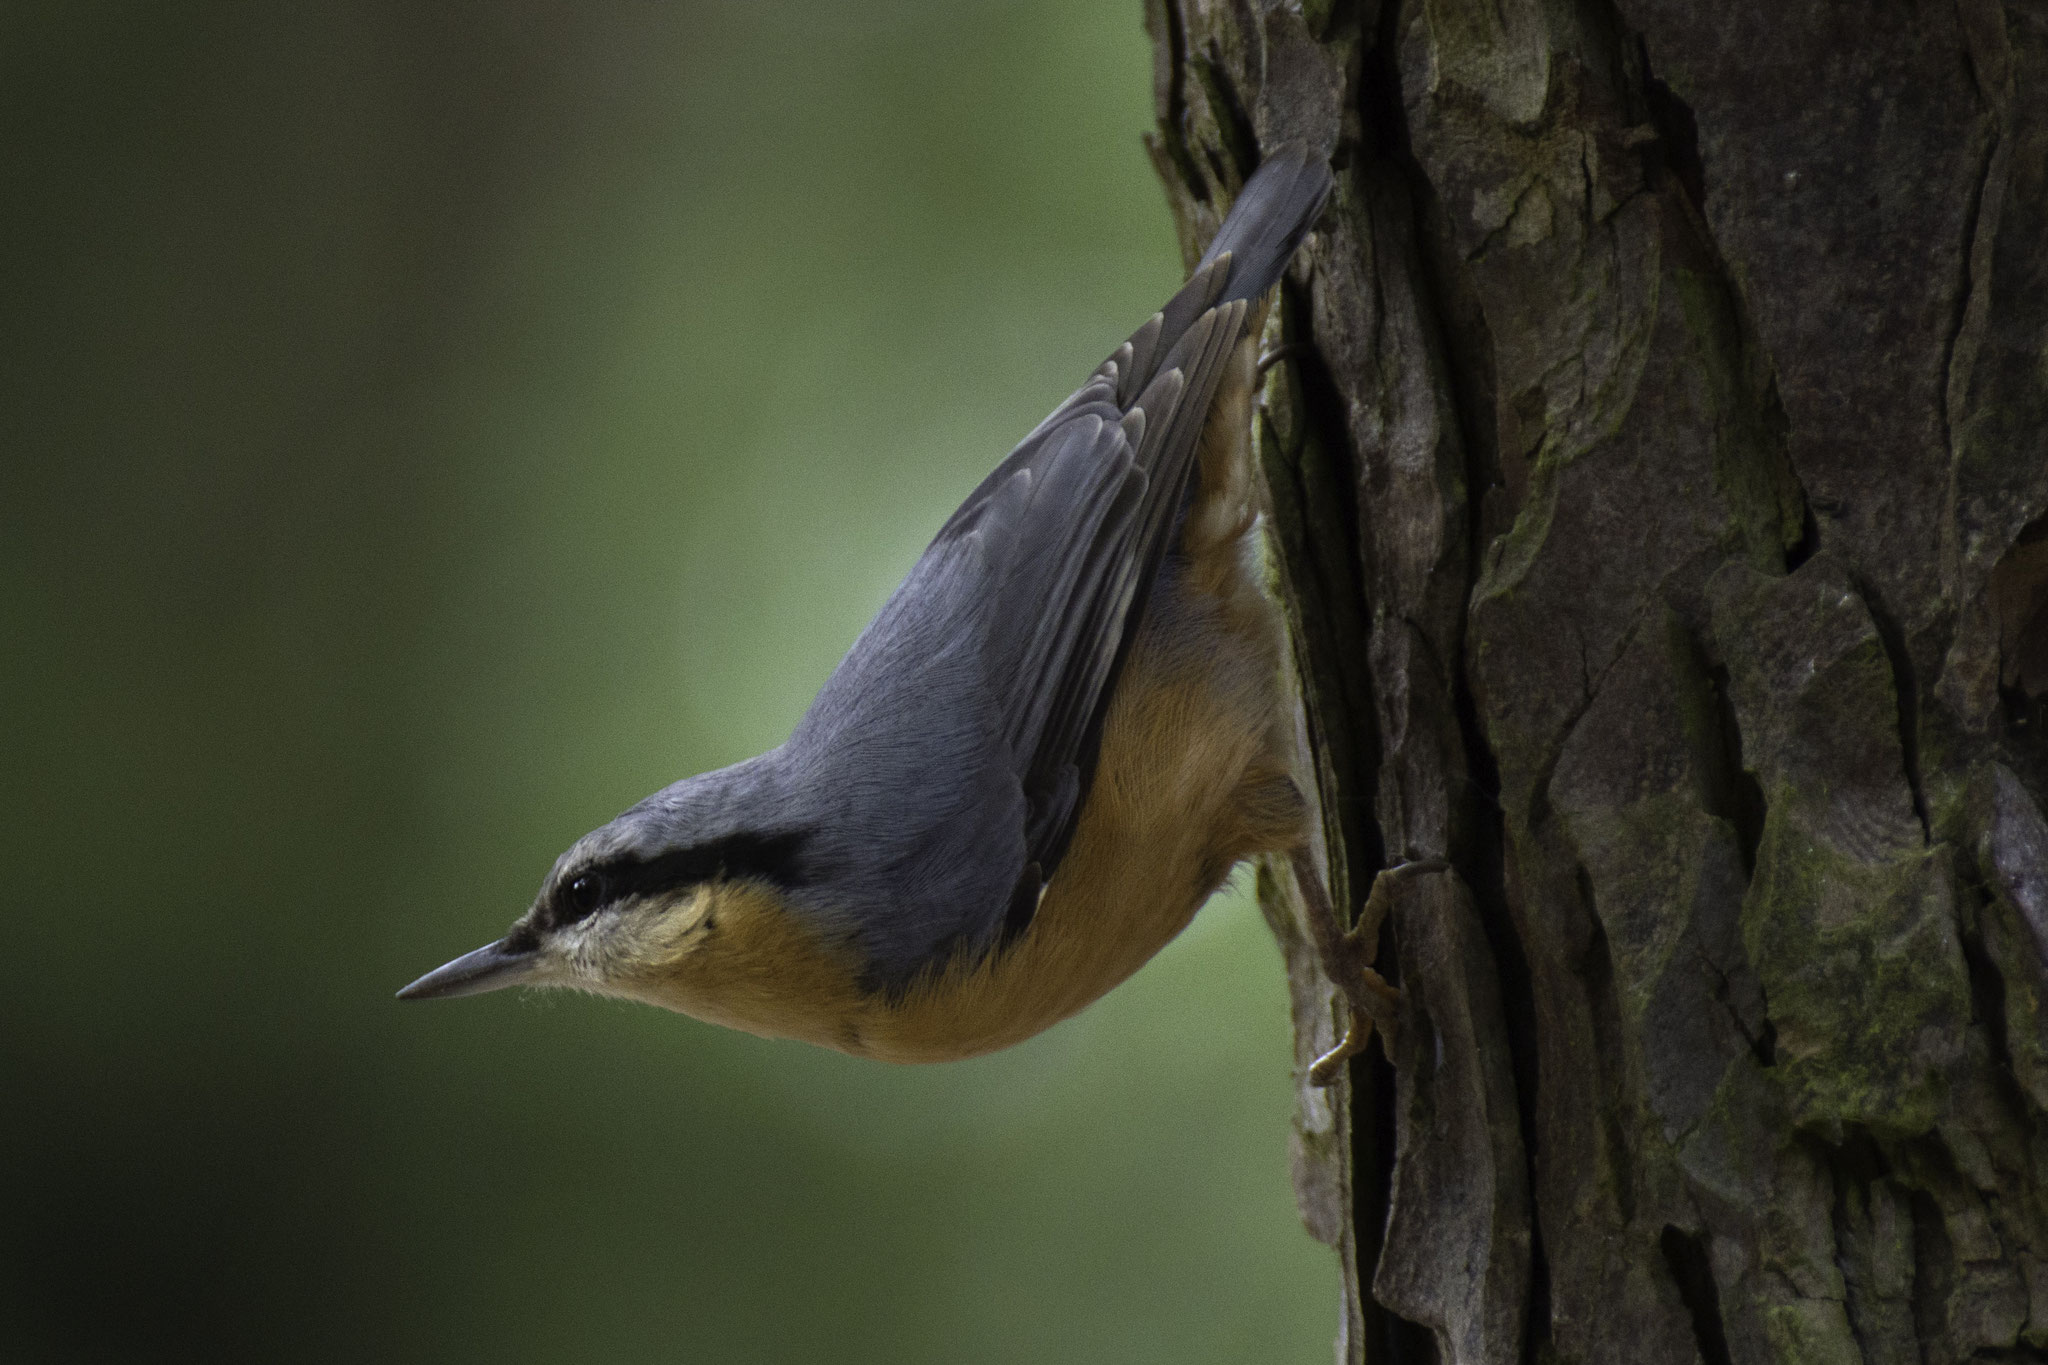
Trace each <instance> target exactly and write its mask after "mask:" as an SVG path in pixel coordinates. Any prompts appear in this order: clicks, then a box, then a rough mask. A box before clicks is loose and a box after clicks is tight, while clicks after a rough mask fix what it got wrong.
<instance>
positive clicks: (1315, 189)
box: [1196, 142, 1330, 303]
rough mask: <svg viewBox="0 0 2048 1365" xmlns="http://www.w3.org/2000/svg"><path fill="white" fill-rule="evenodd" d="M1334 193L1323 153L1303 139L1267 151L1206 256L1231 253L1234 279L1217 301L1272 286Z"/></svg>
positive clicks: (1257, 293) (1251, 294)
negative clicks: (1316, 152) (1331, 190)
mask: <svg viewBox="0 0 2048 1365" xmlns="http://www.w3.org/2000/svg"><path fill="white" fill-rule="evenodd" d="M1329 197H1330V167H1329V163H1328V162H1326V161H1325V160H1324V159H1323V158H1322V157H1320V156H1318V155H1316V154H1315V153H1314V152H1312V151H1310V150H1309V149H1308V148H1307V147H1305V146H1303V145H1302V144H1301V143H1299V142H1290V143H1288V144H1287V145H1285V146H1283V147H1279V148H1276V149H1275V150H1274V151H1273V152H1271V153H1270V154H1268V155H1267V157H1266V159H1265V161H1264V162H1263V163H1261V164H1260V166H1259V169H1258V170H1257V171H1255V172H1253V174H1252V178H1251V179H1249V180H1247V181H1245V182H1244V189H1242V190H1241V191H1239V192H1238V196H1237V202H1236V203H1234V204H1232V205H1231V206H1230V214H1229V216H1228V217H1226V218H1225V219H1224V220H1223V226H1222V227H1220V228H1218V229H1217V230H1216V239H1215V240H1214V241H1212V242H1210V243H1209V249H1208V250H1207V251H1206V252H1204V253H1203V254H1202V265H1207V264H1208V263H1209V262H1211V261H1213V260H1215V259H1216V258H1217V257H1218V256H1220V255H1222V254H1223V253H1224V252H1226V251H1228V252H1229V253H1230V282H1229V283H1228V284H1226V285H1225V286H1224V289H1223V293H1222V294H1221V295H1220V296H1219V297H1218V298H1217V300H1216V302H1218V303H1228V302H1229V301H1230V300H1232V299H1253V300H1256V299H1257V298H1259V297H1260V296H1261V295H1262V294H1264V293H1265V292H1266V291H1267V290H1268V289H1271V288H1272V287H1273V285H1274V283H1275V281H1277V280H1278V279H1279V278H1280V275H1281V272H1282V271H1284V270H1286V269H1287V262H1288V261H1289V259H1291V258H1292V257H1293V255H1294V250H1295V248H1296V247H1298V246H1300V245H1301V239H1302V238H1304V237H1306V236H1307V235H1308V230H1309V228H1310V227H1311V226H1313V225H1314V223H1315V220H1316V215H1317V214H1319V213H1321V212H1322V208H1323V202H1324V201H1325V200H1326V199H1328V198H1329ZM1200 270H1201V267H1200V266H1197V267H1196V273H1197V274H1199V273H1200Z"/></svg>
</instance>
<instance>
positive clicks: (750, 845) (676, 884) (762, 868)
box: [549, 831, 811, 927]
mask: <svg viewBox="0 0 2048 1365" xmlns="http://www.w3.org/2000/svg"><path fill="white" fill-rule="evenodd" d="M809 842H810V835H809V834H808V833H807V832H804V831H791V832H787V833H782V834H731V835H727V836H726V837H725V838H723V839H713V840H711V841H709V842H707V843H703V844H699V845H697V846H696V847H694V848H685V849H678V850H676V851H675V852H673V853H664V854H662V855H660V856H659V857H655V858H614V859H612V860H610V861H608V862H604V863H598V864H593V865H592V866H589V867H586V868H584V869H583V870H581V871H580V872H578V873H577V874H576V875H575V876H573V877H570V878H569V879H568V880H567V881H565V882H563V883H561V884H560V885H559V886H558V887H557V888H556V891H555V895H554V897H553V901H552V904H551V905H550V907H549V909H550V911H551V914H550V916H549V918H550V919H551V920H552V921H553V922H554V924H555V925H556V926H558V927H559V926H561V925H565V924H574V923H576V922H578V921H579V920H584V919H588V918H589V917H590V916H591V915H593V914H595V913H597V911H599V910H601V909H603V908H604V907H605V906H607V905H610V904H612V903H613V902H615V901H621V900H625V899H627V898H629V897H632V896H658V895H663V894H665V893H668V892H673V891H680V890H683V889H684V888H686V887H690V886H695V885H697V884H698V883H699V882H706V881H709V880H711V879H712V878H713V877H740V878H748V879H752V880H758V881H765V882H772V883H773V884H775V885H777V886H782V887H797V886H803V885H806V884H808V883H809V881H810V880H811V877H810V874H809V872H808V871H807V869H806V868H805V867H804V866H803V850H804V846H805V845H806V844H808V843H809Z"/></svg>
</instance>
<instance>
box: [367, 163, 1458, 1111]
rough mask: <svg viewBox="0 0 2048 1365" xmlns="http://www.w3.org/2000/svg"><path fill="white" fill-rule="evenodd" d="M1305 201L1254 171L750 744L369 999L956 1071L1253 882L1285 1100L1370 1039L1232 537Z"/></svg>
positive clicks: (1383, 1009)
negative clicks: (1302, 1011)
mask: <svg viewBox="0 0 2048 1365" xmlns="http://www.w3.org/2000/svg"><path fill="white" fill-rule="evenodd" d="M1329 190H1330V173H1329V170H1328V168H1327V167H1326V166H1325V165H1324V164H1323V163H1322V161H1321V160H1320V159H1319V158H1316V157H1313V156H1310V155H1308V154H1306V153H1304V152H1303V151H1301V150H1300V149H1298V148H1290V149H1288V150H1285V151H1282V152H1280V153H1277V154H1275V155H1274V156H1273V157H1272V158H1271V159H1269V160H1268V161H1267V162H1266V164H1265V165H1264V166H1263V167H1261V168H1260V170H1259V171H1258V173H1257V174H1255V175H1254V176H1252V178H1251V179H1250V180H1249V181H1248V182H1246V184H1245V187H1244V190H1243V192H1242V193H1241V194H1240V195H1239V197H1238V200H1237V203H1236V205H1235V206H1234V207H1233V208H1232V210H1231V212H1230V215H1229V217H1228V218H1226V219H1225V220H1224V223H1223V226H1222V227H1221V229H1220V230H1219V231H1218V232H1217V234H1216V238H1215V241H1214V242H1213V243H1211V245H1210V247H1209V250H1208V253H1207V254H1206V255H1205V256H1203V258H1202V260H1201V263H1200V265H1198V266H1197V267H1196V269H1195V272H1194V275H1193V277H1192V278H1191V279H1190V280H1189V281H1188V283H1187V284H1186V285H1185V286H1184V287H1183V288H1182V289H1181V291H1180V292H1179V293H1177V294H1175V295H1174V297H1173V299H1172V300H1171V301H1170V302H1169V303H1168V304H1167V305H1166V307H1165V308H1164V309H1162V310H1161V311H1160V312H1158V313H1156V314H1154V315H1153V316H1152V318H1151V320H1150V321H1148V322H1147V323H1146V324H1145V325H1144V326H1143V327H1140V328H1139V329H1138V331H1137V332H1136V333H1135V334H1134V335H1133V336H1132V337H1131V339H1130V340H1129V341H1127V342H1125V343H1124V344H1123V345H1122V346H1120V347H1118V348H1117V351H1116V354H1114V355H1112V356H1111V357H1110V358H1109V359H1108V360H1107V361H1105V362H1104V363H1103V364H1102V366H1101V368H1100V369H1098V370H1096V371H1095V373H1094V375H1093V376H1091V377H1090V378H1089V380H1088V382H1087V383H1085V384H1083V385H1082V386H1081V387H1080V389H1079V390H1077V391H1076V392H1075V393H1074V395H1073V396H1072V397H1070V398H1068V399H1067V400H1066V402H1064V403H1062V404H1060V406H1059V407H1058V408H1056V409H1054V411H1053V413H1052V415H1051V416H1049V417H1047V418H1046V419H1045V420H1044V421H1043V422H1041V423H1039V425H1038V428H1037V429H1036V430H1035V431H1033V432H1032V433H1031V434H1030V435H1029V436H1026V437H1025V438H1024V441H1023V443H1022V444H1021V445H1019V446H1018V447H1017V448H1016V449H1015V450H1014V451H1012V452H1011V453H1010V455H1009V457H1008V458H1007V459H1005V460H1004V461H1003V462H1002V463H1001V464H1000V465H998V466H997V467H996V469H995V472H994V473H992V474H990V475H989V476H988V477H987V478H986V479H984V480H983V481H982V483H981V486H980V487H978V488H976V489H975V490H974V492H973V493H972V494H970V495H969V497H968V499H967V501H966V502H964V503H962V504H961V506H960V509H959V510H958V511H956V512H955V513H954V514H953V516H952V517H951V519H950V520H948V521H947V522H946V524H945V525H944V526H943V527H941V528H940V530H939V533H938V536H937V538H936V539H934V540H933V541H932V543H931V545H930V547H929V548H928V549H926V550H925V552H924V555H923V556H922V557H921V558H920V559H919V560H918V561H917V564H916V565H915V566H914V567H913V568H912V569H911V571H910V575H909V577H907V578H906V579H904V581H903V584H902V586H900V587H899V588H897V590H896V592H895V594H894V595H893V596H891V597H890V599H889V601H888V603H887V604H886V605H885V606H884V607H883V608H882V610H881V612H880V614H879V615H877V616H876V617H875V619H874V621H873V622H871V623H870V624H869V626H868V628H867V629H866V631H864V632H863V633H862V634H861V636H860V638H859V639H858V640H857V641H856V642H855V643H854V645H853V648H852V649H851V650H850V651H849V652H848V653H847V655H846V658H845V659H844V661H842V662H841V663H840V665H839V667H838V668H837V669H836V670H835V671H834V672H833V674H832V676H831V678H830V679H828V680H827V681H826V683H825V686H824V689H823V690H822V691H820V692H819V693H818V696H817V699H816V700H815V701H813V702H812V703H811V707H810V710H809V711H808V712H807V713H806V714H805V715H804V718H803V720H802V721H801V722H799V723H798V725H797V727H796V729H795V731H794V732H793V733H792V734H791V735H790V737H789V739H788V741H787V742H786V743H784V744H783V745H782V746H781V747H779V748H776V749H772V750H770V751H769V752H767V753H765V754H762V755H761V756H760V757H758V758H753V759H749V760H747V761H746V762H744V763H738V764H735V765H733V766H732V767H730V768H723V769H720V770H719V771H717V772H711V773H705V774H703V775H702V776H699V777H693V778H689V779H687V780H685V781H682V782H678V783H676V784H675V785H674V786H671V787H668V788H666V789H664V790H662V791H659V792H656V793H655V794H654V795H653V796H650V797H648V798H647V799H646V800H645V801H642V802H641V803H640V804H639V805H637V806H634V807H633V808H632V809H631V810H629V811H627V812H626V813H625V814H623V815H621V816H619V817H618V818H617V819H615V820H613V821H611V822H610V823H609V824H606V825H602V826H600V827H599V828H597V829H596V830H593V831H592V832H591V833H589V834H587V835H585V836H584V837H583V838H581V839H579V840H577V841H576V843H575V845H574V846H573V847H571V848H570V849H569V851H568V852H566V853H564V854H563V855H562V856H561V857H560V858H559V859H557V860H556V862H555V866H554V870H553V871H552V872H550V873H549V874H548V878H547V881H546V882H545V883H544V884H543V885H542V887H541V890H540V894H539V896H538V897H536V898H535V900H534V902H533V906H532V908H531V909H529V910H528V911H527V912H526V914H525V915H524V916H523V917H521V919H520V920H519V922H518V923H516V924H514V925H513V926H512V930H511V932H509V933H508V934H506V935H505V937H504V938H502V939H500V940H498V941H497V942H496V943H492V944H489V945H487V946H485V947H482V948H479V949H477V950H476V951H475V952H473V953H470V954H468V955H466V956H463V957H459V958H457V959H455V960H454V961H453V962H450V963H449V964H447V965H446V966H444V967H441V968H439V969H438V970H436V971H432V972H429V973H428V974H427V975H425V976H423V977H421V978H420V979H419V980H418V981H415V982H413V983H412V984H411V985H410V986H407V987H406V988H405V989H404V990H402V991H400V992H399V995H400V997H401V998H403V999H408V1000H416V999H424V998H431V997H435V996H453V995H469V994H473V993H475V992H479V991H488V990H496V989H498V988H500V987H503V986H514V985H540V986H573V987H578V988H581V989H583V990H588V991H594V992H597V993H599V994H602V995H613V996H622V997H626V998H629V999H634V1000H644V1001H647V1002H649V1003H650V1004H655V1005H662V1006H665V1007H667V1008H669V1009H673V1010H679V1011H681V1012H682V1013H684V1014H690V1015H694V1016H696V1017H697V1018H699V1019H706V1020H710V1021H711V1022H713V1023H718V1024H726V1025H729V1026H731V1027H733V1028H739V1029H745V1030H747V1031H748V1032H750V1033H757V1034H761V1035H763V1036H767V1037H785V1038H800V1039H803V1040H805V1041H807V1042H812V1043H818V1044H822V1045H823V1046H825V1047H832V1048H838V1049H840V1050H841V1051H843V1052H849V1053H853V1054H856V1055H858V1056H863V1057H879V1058H885V1059H887V1060H890V1061H897V1062H935V1061H944V1060H948V1059H951V1058H957V1057H971V1056H975V1055H977V1054H979V1053H984V1052H990V1051H993V1050H995V1049H997V1048H1001V1047H1007V1046H1009V1045H1010V1044H1012V1043H1016V1042H1020V1041H1022V1040H1023V1039H1025V1038H1028V1037H1030V1036H1031V1035H1033V1034H1035V1033H1037V1032H1039V1031H1040V1030H1041V1029H1044V1028H1047V1027H1048V1026H1050V1025H1052V1024H1054V1023H1057V1022H1058V1021H1060V1020H1062V1019H1065V1018H1067V1017H1068V1016H1069V1015H1072V1014H1074V1013H1075V1012H1077V1011H1078V1010H1080V1009H1082V1008H1083V1007H1084V1006H1086V1005H1088V1004H1090V1003H1091V1002H1093V1001H1094V1000H1095V999H1097V998H1098V997H1100V996H1101V995H1102V994H1103V993H1105V992H1106V991H1108V990H1109V989H1110V988H1111V987H1113V986H1115V985H1116V984H1117V983H1119V982H1121V981H1122V980H1123V979H1124V978H1125V977H1127V976H1129V975H1130V974H1131V973H1132V972H1135V971H1136V970H1137V969H1138V968H1139V967H1140V966H1142V965H1143V964H1144V963H1145V961H1146V960H1147V959H1149V958H1150V957H1151V956H1152V955H1153V954H1154V953H1156V952H1158V951H1159V950H1160V949H1161V948H1162V947H1164V946H1165V945H1166V943H1167V942H1168V940H1170V939H1172V938H1173V936H1174V935H1175V934H1178V933H1179V932H1180V931H1181V929H1182V928H1184V927H1185V926H1186V925H1187V923H1188V921H1189V920H1190V919H1192V918H1193V917H1194V914H1195V911H1196V910H1198V909H1199V908H1200V907H1201V905H1202V903H1203V901H1205V900H1207V899H1208V897H1209V895H1210V894H1211V893H1212V892H1214V891H1215V890H1216V889H1217V888H1218V887H1219V886H1221V885H1222V883H1223V882H1224V880H1225V879H1226V878H1227V877H1228V876H1229V875H1230V872H1231V869H1232V868H1234V867H1235V866H1236V865H1237V864H1238V863H1239V862H1240V861H1242V860H1243V859H1246V858H1250V857H1254V856H1257V855H1260V854H1268V853H1272V854H1282V855H1285V856H1287V857H1288V858H1289V859H1290V860H1291V862H1292V865H1293V868H1294V871H1295V876H1296V879H1297V882H1298V883H1299V885H1300V887H1301V890H1302V894H1303V897H1304V900H1305V902H1306V904H1307V906H1308V908H1309V918H1310V922H1311V926H1312V928H1313V930H1314V934H1315V938H1316V941H1317V944H1318V947H1319V948H1320V950H1321V953H1322V957H1323V960H1324V962H1325V964H1326V965H1327V966H1328V967H1329V969H1330V972H1331V976H1332V979H1333V980H1335V981H1336V982H1337V983H1338V984H1339V986H1340V987H1342V988H1343V989H1344V991H1345V993H1346V995H1347V997H1348V998H1349V1000H1350V1002H1351V1005H1352V1023H1351V1027H1350V1029H1349V1030H1347V1032H1346V1035H1345V1039H1344V1041H1343V1042H1342V1043H1341V1044H1340V1045H1339V1047H1338V1048H1337V1049H1336V1050H1335V1051H1333V1052H1331V1053H1330V1054H1329V1055H1328V1056H1326V1057H1324V1058H1323V1059H1322V1060H1321V1061H1319V1062H1318V1063H1317V1064H1316V1067H1315V1071H1314V1074H1315V1076H1316V1078H1317V1080H1318V1081H1327V1080H1328V1079H1330V1077H1332V1076H1333V1075H1334V1074H1335V1069H1336V1066H1337V1064H1338V1063H1339V1062H1340V1061H1341V1060H1342V1059H1343V1058H1344V1057H1346V1056H1349V1055H1351V1054H1352V1053H1353V1052H1355V1051H1357V1050H1358V1049H1359V1048H1360V1047H1362V1046H1364V1044H1365V1040H1366V1039H1367V1038H1368V1037H1369V1036H1370V1033H1371V1029H1372V1027H1373V1025H1374V1023H1377V1024H1378V1025H1379V1026H1380V1028H1381V1029H1382V1031H1383V1033H1384V1031H1385V1030H1386V1029H1387V1028H1388V1027H1390V1026H1391V1024H1392V1021H1393V1006H1394V1004H1395V1002H1396V1001H1397V1000H1398V998H1399V997H1398V995H1397V993H1396V992H1394V990H1393V989H1392V988H1391V987H1389V986H1388V985H1387V984H1386V983H1385V982H1384V981H1382V980H1381V979H1380V977H1379V976H1378V975H1377V974H1376V973H1375V972H1374V971H1373V970H1372V966H1371V964H1372V960H1373V947H1374V943H1375V941H1376V938H1377V931H1378V921H1379V917H1380V915H1381V914H1383V913H1384V910H1385V908H1386V904H1387V899H1388V896H1389V894H1391V891H1392V889H1393V884H1394V881H1395V879H1394V878H1391V877H1383V878H1382V880H1381V881H1380V882H1377V883H1375V885H1374V888H1373V894H1372V895H1370V896H1369V897H1368V898H1367V904H1366V907H1365V909H1364V910H1363V911H1362V912H1361V914H1360V922H1359V925H1358V926H1357V928H1356V929H1354V930H1353V931H1351V932H1350V933H1346V932H1345V931H1344V929H1343V927H1342V925H1341V924H1340V923H1339V922H1338V920H1337V918H1336V914H1335V911H1334V909H1333V907H1332V906H1331V904H1330V901H1329V896H1328V894H1327V892H1326V891H1325V889H1324V886H1323V882H1322V880H1321V878H1320V876H1319V874H1318V872H1317V869H1316V867H1315V864H1314V862H1313V860H1312V857H1311V855H1310V852H1309V828H1308V822H1309V809H1308V805H1307V803H1306V802H1305V801H1304V799H1303V797H1302V794H1301V792H1300V791H1299V790H1298V789H1297V787H1296V786H1295V783H1294V781H1293V779H1292V777H1291V776H1290V775H1289V769H1290V761H1289V759H1290V754H1291V752H1292V744H1293V740H1292V733H1293V726H1292V723H1291V721H1290V719H1289V712H1288V709H1287V707H1286V705H1285V702H1284V693H1283V688H1282V675H1281V655H1280V629H1281V628H1280V623H1279V619H1278V614H1277V612H1276V611H1275V609H1274V607H1273V604H1272V603H1271V601H1270V600H1269V599H1268V598H1267V596H1266V595H1265V593H1264V591H1263V590H1262V588H1261V586H1260V582H1259V573H1258V568H1257V554H1256V549H1257V547H1256V543H1255V542H1256V536H1255V528H1256V526H1257V522H1258V515H1257V510H1256V503H1255V481H1254V479H1253V474H1252V469H1251V463H1250V461H1251V453H1250V443H1251V405H1252V396H1253V390H1254V387H1255V384H1256V382H1257V376H1258V369H1259V367H1258V353H1257V347H1258V338H1259V334H1260V332H1261V330H1262V324H1263V322H1264V317H1265V312H1266V307H1267V304H1268V301H1269V299H1268V295H1269V294H1270V292H1271V290H1272V289H1273V286H1274V285H1275V283H1277V282H1278V280H1279V278H1280V274H1281V272H1282V271H1283V270H1284V269H1285V268H1286V266H1287V262H1288V259H1289V258H1290V257H1291V256H1292V255H1293V254H1294V250H1295V248H1296V247H1297V246H1298V245H1299V244H1300V242H1301V240H1302V238H1303V237H1304V236H1306V235H1307V233H1308V230H1309V227H1310V225H1311V224H1312V223H1313V221H1314V219H1315V217H1316V215H1317V213H1318V212H1319V211H1320V210H1321V208H1322V205H1323V201H1324V199H1325V198H1326V197H1327V196H1328V194H1329ZM1422 866H1423V865H1421V864H1410V865H1408V867H1409V868H1414V869H1416V870H1420V869H1421V868H1422ZM1395 870H1396V871H1401V870H1403V869H1395Z"/></svg>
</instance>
